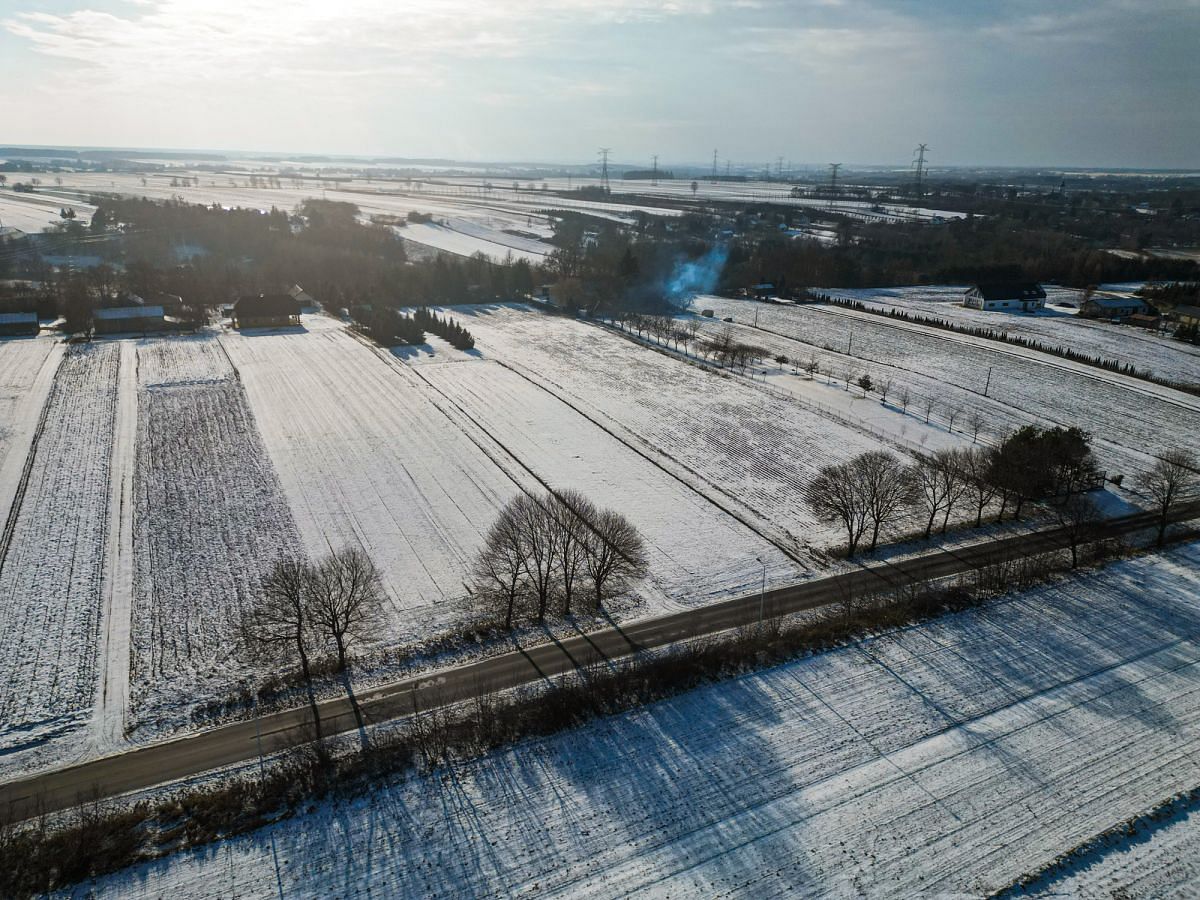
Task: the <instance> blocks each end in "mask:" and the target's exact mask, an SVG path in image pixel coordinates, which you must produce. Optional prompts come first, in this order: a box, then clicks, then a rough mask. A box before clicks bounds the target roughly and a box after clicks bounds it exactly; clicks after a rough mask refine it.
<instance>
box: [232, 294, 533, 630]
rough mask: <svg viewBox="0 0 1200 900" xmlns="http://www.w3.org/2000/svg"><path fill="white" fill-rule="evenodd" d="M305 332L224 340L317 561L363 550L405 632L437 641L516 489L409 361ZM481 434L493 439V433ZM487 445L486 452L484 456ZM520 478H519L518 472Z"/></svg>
mask: <svg viewBox="0 0 1200 900" xmlns="http://www.w3.org/2000/svg"><path fill="white" fill-rule="evenodd" d="M305 322H306V324H307V326H308V328H309V330H307V331H303V332H300V331H294V332H284V333H275V334H239V335H235V334H231V335H226V336H223V337H222V338H221V342H222V344H223V345H224V346H225V347H226V348H227V349H228V351H229V354H230V356H231V357H232V359H233V362H234V365H236V366H237V368H238V370H239V371H240V372H241V376H242V383H243V384H244V386H245V389H246V393H247V395H248V397H249V399H250V408H251V411H252V413H253V415H254V418H255V420H256V421H257V423H258V427H259V430H260V432H261V434H262V438H263V442H264V444H265V445H266V448H267V451H268V453H269V455H270V458H271V460H272V462H273V463H274V466H275V469H276V471H277V472H278V474H279V478H280V481H281V483H282V485H283V489H284V494H285V496H286V497H287V500H288V502H289V505H290V506H291V510H292V514H293V516H294V517H295V520H296V524H297V526H298V527H299V531H300V536H301V538H302V545H303V548H304V549H305V550H306V551H307V552H308V553H309V554H311V555H314V556H319V555H321V554H325V553H328V552H329V549H330V547H331V546H332V547H334V548H340V547H341V546H343V545H348V544H359V545H361V546H362V547H364V548H365V549H366V550H367V552H369V553H370V554H371V555H372V557H373V558H374V559H375V560H376V562H377V563H378V564H379V565H380V566H381V567H382V569H383V572H384V575H385V577H386V582H387V586H388V588H389V591H390V594H391V597H392V600H393V603H394V605H395V610H394V619H395V623H396V625H397V627H398V628H399V629H400V630H401V631H402V632H403V633H406V634H408V635H411V634H412V633H413V632H414V630H416V631H417V632H418V633H428V630H429V629H430V628H434V627H436V626H437V625H438V624H439V623H440V624H445V619H444V618H442V617H443V616H444V615H445V614H446V610H443V609H440V608H439V607H442V606H443V605H444V604H446V603H447V602H448V601H450V600H452V599H453V598H457V597H459V596H461V594H462V593H463V589H462V584H463V580H464V578H465V577H466V576H467V573H468V572H469V570H470V566H471V563H472V561H473V558H474V556H475V553H476V551H477V550H478V548H479V546H480V544H481V543H482V534H483V533H484V532H485V531H486V530H487V528H488V526H489V525H490V524H491V522H492V520H493V519H494V518H495V514H496V511H497V510H498V509H499V508H500V506H502V505H503V504H504V503H505V502H506V501H507V500H508V499H509V498H510V497H511V496H513V495H514V494H516V493H517V492H518V491H519V490H520V489H521V488H520V486H519V485H521V484H526V483H528V484H529V485H531V486H535V485H536V482H534V481H533V479H532V478H528V477H525V479H524V480H521V476H520V475H517V476H516V477H518V481H514V480H513V478H512V477H510V476H509V474H507V472H506V470H505V469H504V468H501V466H500V465H498V464H497V462H496V461H495V460H494V459H493V457H492V456H490V455H489V453H492V454H496V455H499V454H501V453H502V451H500V450H499V448H492V447H487V446H486V445H485V447H481V446H479V445H477V444H476V443H475V442H474V441H473V440H472V437H470V436H468V434H467V433H466V432H465V431H464V430H463V428H462V427H460V425H459V424H458V423H457V422H455V421H452V420H451V419H450V418H449V417H448V416H447V415H446V414H444V413H443V412H441V411H440V410H439V409H438V407H437V406H436V405H435V404H434V402H433V396H434V392H433V390H432V389H431V388H430V387H429V386H428V385H427V384H426V383H425V382H423V381H421V380H420V379H419V378H418V377H417V376H416V375H415V374H414V373H413V372H412V371H411V370H410V369H408V368H407V367H405V366H404V365H403V364H401V363H400V362H399V361H391V362H389V360H387V359H384V358H382V357H381V354H383V356H386V352H385V351H376V350H375V349H373V348H371V347H368V346H365V345H364V344H363V343H362V342H360V341H358V340H356V339H355V338H354V337H353V336H351V335H350V334H349V333H348V332H346V331H344V330H342V328H341V327H340V324H336V323H333V322H332V320H329V319H325V318H323V317H320V316H308V317H305ZM477 437H478V438H479V439H480V441H481V442H482V441H483V440H484V438H485V436H484V435H482V434H481V433H480V434H478V435H477ZM485 448H486V449H485ZM512 468H514V469H515V468H516V467H515V466H514V467H512Z"/></svg>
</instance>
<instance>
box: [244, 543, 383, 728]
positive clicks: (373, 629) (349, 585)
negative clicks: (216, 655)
mask: <svg viewBox="0 0 1200 900" xmlns="http://www.w3.org/2000/svg"><path fill="white" fill-rule="evenodd" d="M261 587H262V589H261V591H260V593H259V596H258V598H257V600H256V602H255V603H253V604H252V605H250V606H248V607H247V608H246V610H245V612H244V613H243V616H242V622H241V635H242V642H243V647H244V648H245V650H246V652H247V653H248V654H250V655H251V656H252V657H253V658H255V659H261V657H262V656H263V655H266V656H268V657H272V658H275V659H287V660H290V661H298V662H299V663H300V674H301V675H302V676H303V679H304V685H305V689H306V691H307V693H308V700H309V704H310V705H311V706H312V711H313V723H314V726H315V728H316V735H317V739H318V741H319V740H320V738H321V719H320V715H319V714H318V712H317V698H316V693H315V691H314V690H313V666H314V661H315V660H316V659H317V658H318V657H320V658H324V657H326V656H331V655H336V659H337V668H336V671H338V672H340V673H342V675H343V678H344V680H345V682H346V692H347V694H348V696H349V697H350V702H351V706H352V707H353V709H354V715H355V717H356V719H357V721H358V724H359V727H360V728H361V727H362V725H363V719H362V713H361V711H360V710H359V708H358V703H357V701H356V700H355V698H354V692H353V691H352V690H350V684H349V677H348V674H347V671H346V667H347V664H348V662H349V653H350V650H351V648H352V647H353V646H354V645H355V644H356V643H358V642H359V641H363V640H366V639H369V638H370V637H372V636H373V635H374V634H376V633H378V630H379V628H380V626H381V625H382V624H383V620H384V617H383V610H384V604H385V602H386V594H385V592H384V589H383V580H382V578H381V577H380V574H379V570H378V568H377V567H376V566H375V563H374V561H372V559H371V558H370V557H369V556H368V555H367V554H366V553H365V552H363V551H362V550H360V549H359V548H357V547H347V548H345V549H343V550H339V551H336V552H333V553H330V554H329V555H328V556H326V557H325V558H324V559H322V560H319V561H318V562H315V563H313V562H310V561H309V560H307V559H303V558H297V557H290V558H283V559H279V560H276V562H275V564H274V565H273V566H272V567H271V569H270V570H269V571H268V572H267V574H266V575H265V576H264V577H263V580H262V586H261Z"/></svg>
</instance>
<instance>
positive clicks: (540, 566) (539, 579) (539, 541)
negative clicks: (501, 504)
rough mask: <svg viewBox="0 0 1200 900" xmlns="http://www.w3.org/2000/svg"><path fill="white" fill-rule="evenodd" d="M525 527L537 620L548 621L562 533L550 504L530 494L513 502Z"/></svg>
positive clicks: (524, 541)
mask: <svg viewBox="0 0 1200 900" xmlns="http://www.w3.org/2000/svg"><path fill="white" fill-rule="evenodd" d="M513 504H514V505H515V507H516V509H517V516H518V522H519V523H520V528H521V541H522V546H523V551H524V552H523V556H524V563H525V574H526V576H528V578H529V584H530V587H531V588H532V589H533V596H534V599H535V600H536V601H537V618H538V621H539V622H545V621H546V610H547V608H548V607H549V605H550V595H551V593H552V592H553V590H554V575H555V569H556V568H557V565H558V550H559V541H560V540H561V539H562V533H561V531H560V529H559V527H558V524H557V523H556V522H555V521H554V517H553V516H552V515H551V514H550V511H549V509H548V508H547V506H548V505H547V504H545V503H543V502H542V501H539V500H536V499H534V498H533V497H530V496H528V495H521V496H518V497H517V498H516V499H515V500H513Z"/></svg>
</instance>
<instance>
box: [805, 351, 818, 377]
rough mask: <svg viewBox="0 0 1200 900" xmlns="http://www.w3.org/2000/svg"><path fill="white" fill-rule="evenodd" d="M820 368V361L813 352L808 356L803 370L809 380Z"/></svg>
mask: <svg viewBox="0 0 1200 900" xmlns="http://www.w3.org/2000/svg"><path fill="white" fill-rule="evenodd" d="M820 370H821V361H820V360H819V359H817V355H816V354H815V353H814V354H813V355H812V356H810V357H809V358H808V362H806V363H805V364H804V371H805V372H807V373H808V378H809V380H810V381H811V380H812V378H813V376H814V375H816V374H817V373H818V372H819V371H820Z"/></svg>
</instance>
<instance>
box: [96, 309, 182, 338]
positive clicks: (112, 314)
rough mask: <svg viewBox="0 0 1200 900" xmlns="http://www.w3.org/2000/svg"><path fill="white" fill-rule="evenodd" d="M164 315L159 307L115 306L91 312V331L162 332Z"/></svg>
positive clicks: (107, 332) (164, 320)
mask: <svg viewBox="0 0 1200 900" xmlns="http://www.w3.org/2000/svg"><path fill="white" fill-rule="evenodd" d="M164 327H166V314H165V313H164V312H163V308H162V307H161V306H117V307H113V308H111V309H97V310H93V311H92V330H93V331H95V332H96V334H124V333H128V332H141V333H143V334H145V333H146V332H149V331H162V330H163V328H164Z"/></svg>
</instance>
